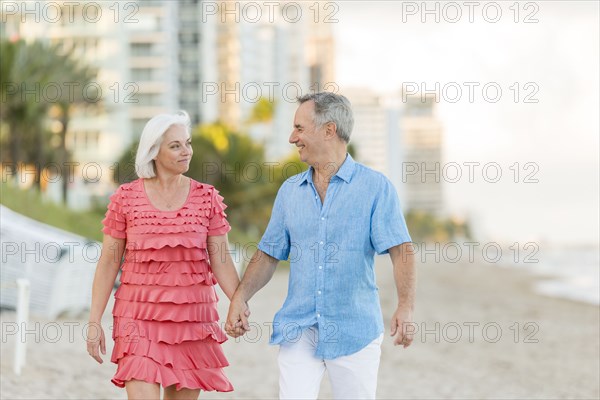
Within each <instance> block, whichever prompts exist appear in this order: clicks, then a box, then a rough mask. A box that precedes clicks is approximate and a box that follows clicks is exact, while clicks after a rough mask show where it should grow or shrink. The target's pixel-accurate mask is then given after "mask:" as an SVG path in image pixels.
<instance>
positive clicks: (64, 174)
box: [59, 109, 71, 204]
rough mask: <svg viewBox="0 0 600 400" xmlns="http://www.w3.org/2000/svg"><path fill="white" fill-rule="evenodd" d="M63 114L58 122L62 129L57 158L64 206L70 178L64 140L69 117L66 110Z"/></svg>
mask: <svg viewBox="0 0 600 400" xmlns="http://www.w3.org/2000/svg"><path fill="white" fill-rule="evenodd" d="M62 111H63V112H62V113H61V115H62V118H61V120H60V122H62V129H61V131H60V149H59V150H60V151H59V154H60V157H59V162H60V164H59V165H60V167H61V168H60V171H61V180H62V201H63V203H64V204H67V193H68V191H69V179H70V178H71V176H70V174H69V171H70V168H67V165H66V164H67V161H68V157H67V143H66V139H67V126H68V124H69V116H68V110H67V109H63V110H62Z"/></svg>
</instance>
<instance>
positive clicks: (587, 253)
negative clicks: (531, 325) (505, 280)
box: [503, 246, 600, 305]
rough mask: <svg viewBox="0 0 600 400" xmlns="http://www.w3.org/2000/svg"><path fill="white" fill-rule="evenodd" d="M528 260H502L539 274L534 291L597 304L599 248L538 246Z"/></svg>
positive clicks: (598, 298)
mask: <svg viewBox="0 0 600 400" xmlns="http://www.w3.org/2000/svg"><path fill="white" fill-rule="evenodd" d="M531 260H533V261H534V262H529V263H523V262H520V263H514V262H512V263H511V262H510V261H512V260H507V259H505V260H504V261H505V262H504V263H503V265H510V266H511V267H515V268H518V269H521V270H525V271H528V272H530V273H532V274H534V275H537V276H539V280H538V281H537V283H536V284H535V286H534V290H535V291H536V292H537V293H540V294H543V295H546V296H552V297H561V298H566V299H570V300H574V301H579V302H584V303H590V304H594V305H600V248H598V247H592V246H590V247H571V248H557V247H552V248H545V247H543V246H541V247H540V249H539V252H537V254H535V256H533V257H531ZM531 260H529V261H531Z"/></svg>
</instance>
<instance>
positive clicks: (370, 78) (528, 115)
mask: <svg viewBox="0 0 600 400" xmlns="http://www.w3.org/2000/svg"><path fill="white" fill-rule="evenodd" d="M487 3H489V2H480V3H479V4H480V6H478V7H476V8H475V9H474V10H473V11H474V12H473V20H474V22H472V23H470V22H469V9H468V8H466V7H465V6H462V4H464V3H463V2H457V3H455V4H458V5H461V6H460V7H461V10H460V11H461V12H462V18H461V20H460V22H458V23H450V22H448V19H452V18H455V16H456V9H451V8H447V9H446V12H447V13H446V17H447V18H446V19H445V18H444V14H443V13H442V12H440V22H439V23H436V22H435V21H434V16H433V15H428V16H426V17H427V18H428V19H427V22H425V23H422V22H421V10H420V6H421V4H422V3H421V2H383V1H382V2H379V1H369V2H366V1H360V2H339V3H338V4H339V11H337V13H336V14H335V18H337V19H338V21H339V22H337V23H336V24H335V25H334V32H335V33H336V46H337V49H336V52H337V54H336V63H337V64H336V80H337V83H338V84H339V85H340V86H342V87H343V86H366V87H370V88H373V89H376V90H377V91H380V92H391V91H394V90H398V89H400V88H401V87H402V84H403V82H417V83H421V82H425V83H426V84H427V87H428V88H434V84H435V82H439V83H440V86H441V87H443V86H444V85H447V84H448V83H451V82H457V83H458V84H459V85H460V86H461V87H462V89H463V97H462V99H461V100H459V101H458V102H456V103H454V104H452V103H450V102H448V101H445V100H444V99H442V100H441V101H440V103H439V106H438V116H439V118H440V120H441V121H442V123H443V125H444V135H445V137H444V141H445V143H444V161H445V162H456V163H459V164H461V165H462V163H463V162H480V163H481V164H482V165H483V164H486V163H490V162H496V163H498V164H499V165H500V166H501V169H502V173H503V176H502V179H500V181H499V182H498V183H495V184H492V183H487V182H486V181H485V180H484V179H483V177H482V174H481V169H479V170H477V169H476V170H475V172H476V174H475V175H474V178H475V183H469V182H468V181H467V180H466V177H465V178H463V179H462V180H461V181H460V182H459V183H454V184H452V183H448V184H446V185H445V188H446V200H447V204H448V205H449V208H450V209H451V210H452V211H454V212H456V213H458V214H465V215H467V214H468V215H470V217H471V218H475V220H476V221H477V222H476V224H477V226H476V229H477V231H478V232H479V233H480V234H481V235H484V236H485V238H486V239H495V240H502V241H506V242H514V241H519V242H523V241H528V240H535V241H548V242H552V243H565V244H590V243H598V229H599V227H598V207H599V197H598V193H599V187H598V181H599V175H598V152H599V135H600V134H599V112H598V110H599V108H600V104H599V85H600V83H599V74H600V68H599V51H598V49H599V47H600V43H599V29H598V21H599V10H598V2H596V1H587V2H567V1H564V2H562V1H552V2H530V4H533V5H530V6H528V8H527V9H525V8H524V4H525V3H520V4H519V6H520V7H519V8H520V10H519V16H518V19H519V21H520V22H519V23H515V22H514V20H513V18H515V11H514V9H509V7H510V6H511V5H512V4H513V3H514V2H499V4H501V8H502V16H501V17H500V20H499V22H497V23H490V22H487V21H486V20H485V18H484V14H483V6H484V5H486V4H487ZM427 4H428V6H429V7H430V8H431V9H433V8H434V7H435V2H428V3H427ZM439 4H440V6H439V7H440V10H442V8H443V5H444V4H445V3H439ZM411 7H413V9H412V10H413V11H415V9H414V7H418V8H419V9H417V10H416V14H414V15H412V14H410V13H409V11H411V9H410V8H411ZM528 15H529V17H530V19H537V20H538V21H539V22H537V23H528V24H527V23H524V22H522V21H523V20H524V19H525V18H526V16H528ZM403 17H404V18H405V19H406V22H402V19H403ZM485 17H487V18H488V19H493V18H494V17H495V10H494V9H493V7H488V9H487V14H485ZM463 82H478V83H479V84H480V86H479V87H476V88H475V89H474V102H473V103H471V102H469V99H468V87H467V86H464V85H463ZM514 82H519V95H520V99H519V101H518V102H516V103H515V101H514V99H513V96H514V94H515V88H514V87H513V89H511V86H512V85H513V84H514ZM528 82H531V83H532V84H531V85H530V86H528V87H525V86H524V85H525V84H526V83H528ZM486 83H493V84H494V85H496V86H499V87H500V88H501V90H502V96H501V97H500V100H499V101H498V102H496V103H492V102H491V101H488V100H486V99H485V98H484V97H483V94H482V91H481V88H482V87H483V85H485V84H486ZM447 87H448V88H449V89H450V88H451V86H447ZM536 90H537V92H536ZM488 94H489V96H490V97H492V96H494V92H493V91H492V90H491V89H490V91H489V92H488ZM528 94H529V95H531V98H532V99H537V100H539V102H538V103H525V102H524V97H525V96H526V95H528ZM448 95H449V96H454V92H450V91H449V92H448ZM515 162H519V163H520V164H519V167H520V168H519V169H520V172H521V174H520V175H519V178H518V179H519V183H514V182H513V179H514V174H515V169H514V167H513V169H510V168H509V167H511V165H514V163H515ZM528 162H530V163H535V165H537V166H539V170H537V171H536V170H534V168H535V167H533V166H531V167H529V168H528V169H525V168H524V166H525V163H528ZM466 172H468V170H467V167H466V166H465V167H464V169H463V173H466ZM478 172H479V173H478ZM477 173H478V174H477ZM530 173H531V174H533V175H532V176H530V177H532V178H537V179H539V183H529V184H526V183H524V182H523V181H524V179H525V177H526V176H527V175H528V174H530ZM505 177H506V178H505Z"/></svg>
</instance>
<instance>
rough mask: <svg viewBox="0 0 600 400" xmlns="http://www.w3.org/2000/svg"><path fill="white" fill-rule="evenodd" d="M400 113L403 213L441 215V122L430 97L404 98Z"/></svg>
mask: <svg viewBox="0 0 600 400" xmlns="http://www.w3.org/2000/svg"><path fill="white" fill-rule="evenodd" d="M405 99H406V101H405V102H403V103H402V108H401V110H400V118H399V121H398V122H399V126H400V144H401V148H402V154H403V157H402V164H401V171H400V173H401V174H400V177H401V182H402V183H401V184H402V185H403V197H404V204H405V208H406V209H407V210H418V211H426V212H429V213H432V214H435V215H441V214H443V212H444V199H443V190H442V188H443V186H442V185H443V182H442V177H441V168H442V139H443V135H442V132H443V129H442V125H441V122H440V121H439V120H438V119H437V118H436V116H435V98H434V97H433V96H429V95H427V96H421V95H414V96H406V97H405Z"/></svg>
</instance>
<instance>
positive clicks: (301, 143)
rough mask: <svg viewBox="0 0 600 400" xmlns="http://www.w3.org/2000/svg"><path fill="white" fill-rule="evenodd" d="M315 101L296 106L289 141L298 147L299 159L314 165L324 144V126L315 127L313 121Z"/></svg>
mask: <svg viewBox="0 0 600 400" xmlns="http://www.w3.org/2000/svg"><path fill="white" fill-rule="evenodd" d="M314 113H315V103H314V101H312V100H310V101H306V102H304V103H302V104H300V106H299V107H298V109H297V110H296V115H295V116H294V130H293V131H292V134H291V135H290V140H289V142H290V143H291V144H293V145H295V146H296V147H297V148H298V154H299V155H300V159H301V160H302V161H303V162H305V163H307V164H309V165H313V166H314V165H315V163H316V162H317V161H318V158H319V155H320V154H322V153H323V150H324V146H325V144H326V143H325V140H324V138H325V127H324V126H323V127H320V128H318V129H317V127H316V125H315V122H314Z"/></svg>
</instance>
